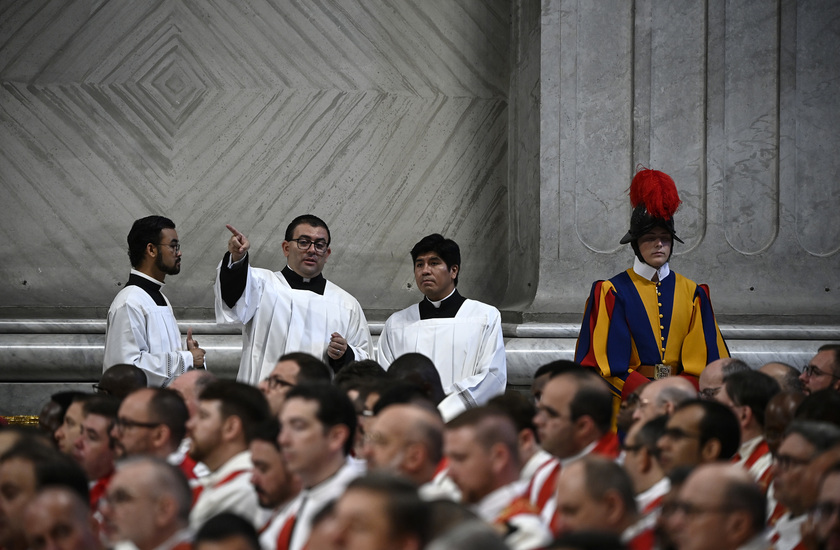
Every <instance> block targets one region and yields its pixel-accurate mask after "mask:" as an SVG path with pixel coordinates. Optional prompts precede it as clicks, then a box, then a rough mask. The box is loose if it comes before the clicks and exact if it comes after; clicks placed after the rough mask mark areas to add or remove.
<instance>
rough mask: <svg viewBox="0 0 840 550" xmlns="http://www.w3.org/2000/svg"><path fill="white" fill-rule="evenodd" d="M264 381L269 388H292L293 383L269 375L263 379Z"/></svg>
mask: <svg viewBox="0 0 840 550" xmlns="http://www.w3.org/2000/svg"><path fill="white" fill-rule="evenodd" d="M265 382H266V383H267V384H268V387H269V389H272V390H276V389H277V388H278V387H279V388H294V387H295V385H294V384H292V383H291V382H286V381H285V380H283V379H282V378H280V377H279V376H269V377H268V378H266V379H265Z"/></svg>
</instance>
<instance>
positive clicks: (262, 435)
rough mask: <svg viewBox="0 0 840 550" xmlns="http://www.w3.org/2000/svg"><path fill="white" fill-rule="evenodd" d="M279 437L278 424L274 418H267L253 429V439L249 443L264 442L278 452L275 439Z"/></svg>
mask: <svg viewBox="0 0 840 550" xmlns="http://www.w3.org/2000/svg"><path fill="white" fill-rule="evenodd" d="M279 435H280V422H278V421H277V418H275V417H273V416H272V417H269V418H266V419H265V420H263V421H262V422H260V423H259V424H258V425H257V426H256V428H255V429H254V437H253V438H251V442H254V441H265V442H266V443H271V444H272V445H274V448H276V449H277V451H278V452H279V451H280V443H279V442H278V441H277V437H278V436H279Z"/></svg>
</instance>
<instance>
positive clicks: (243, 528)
mask: <svg viewBox="0 0 840 550" xmlns="http://www.w3.org/2000/svg"><path fill="white" fill-rule="evenodd" d="M231 537H242V538H243V539H245V541H246V542H247V543H248V546H250V547H251V550H260V539H259V536H258V535H257V530H256V529H254V526H253V524H251V522H250V521H248V520H246V519H244V518H242V517H240V516H238V515H236V514H233V513H231V512H222V513H221V514H218V515H215V516H213V517H212V518H210V519H208V520H207V521H206V522H204V525H202V526H201V528H200V529H199V530H198V532H197V533H196V534H195V539H193V545H192V547H193V548H198V545H199V543H202V542H205V541H207V542H221V541H223V540H227V539H229V538H231Z"/></svg>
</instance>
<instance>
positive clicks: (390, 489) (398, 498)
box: [344, 472, 431, 548]
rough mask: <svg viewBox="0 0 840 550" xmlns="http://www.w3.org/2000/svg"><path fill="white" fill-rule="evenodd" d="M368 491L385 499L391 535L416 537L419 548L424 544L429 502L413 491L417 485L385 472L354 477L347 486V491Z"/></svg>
mask: <svg viewBox="0 0 840 550" xmlns="http://www.w3.org/2000/svg"><path fill="white" fill-rule="evenodd" d="M353 490H359V491H370V492H373V493H376V494H378V495H380V496H382V497H384V499H385V507H384V508H385V513H386V514H387V516H388V523H389V524H390V531H391V535H392V536H395V537H402V536H409V537H416V538H417V539H418V541H419V543H420V544H419V547H420V548H423V547H425V546H426V542H428V540H429V532H430V530H431V511H430V507H429V504H428V503H426V502H425V501H423V500H422V499H421V498H420V496H419V495H418V494H417V487H415V486H414V484H412V483H411V482H410V481H408V480H407V479H404V478H402V477H398V476H395V475H393V474H388V473H385V472H371V473H368V474H365V475H363V476H361V477H357V478H356V479H354V480H353V481H351V482H350V483H349V485H347V489H346V490H345V492H344V494H347V493H348V492H349V491H353Z"/></svg>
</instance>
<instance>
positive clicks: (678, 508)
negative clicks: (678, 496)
mask: <svg viewBox="0 0 840 550" xmlns="http://www.w3.org/2000/svg"><path fill="white" fill-rule="evenodd" d="M732 510H733V508H732V507H731V506H702V505H700V504H695V503H693V502H685V501H682V500H675V501H673V502H668V503H665V504H663V505H662V513H663V514H665V515H670V514H675V513H677V512H682V513H683V514H685V515H686V516H688V517H692V516H699V515H700V514H722V513H724V512H731V511H732Z"/></svg>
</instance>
